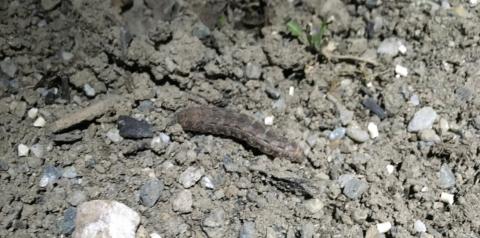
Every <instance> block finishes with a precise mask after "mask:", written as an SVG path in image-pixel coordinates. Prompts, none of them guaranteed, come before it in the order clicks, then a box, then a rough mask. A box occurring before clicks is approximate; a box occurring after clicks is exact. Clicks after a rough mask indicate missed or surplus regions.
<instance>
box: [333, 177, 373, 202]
mask: <svg viewBox="0 0 480 238" xmlns="http://www.w3.org/2000/svg"><path fill="white" fill-rule="evenodd" d="M338 181H339V183H340V186H341V187H343V194H345V196H347V197H348V198H350V199H357V198H359V197H360V196H362V194H363V193H364V192H365V191H367V189H368V183H367V182H365V181H363V180H360V179H358V178H356V177H355V176H354V175H352V174H345V175H341V176H340V177H339V178H338Z"/></svg>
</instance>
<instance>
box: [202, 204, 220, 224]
mask: <svg viewBox="0 0 480 238" xmlns="http://www.w3.org/2000/svg"><path fill="white" fill-rule="evenodd" d="M224 224H225V210H223V208H215V209H214V210H212V211H211V212H210V214H208V216H207V217H206V218H205V220H203V226H204V227H221V226H223V225H224Z"/></svg>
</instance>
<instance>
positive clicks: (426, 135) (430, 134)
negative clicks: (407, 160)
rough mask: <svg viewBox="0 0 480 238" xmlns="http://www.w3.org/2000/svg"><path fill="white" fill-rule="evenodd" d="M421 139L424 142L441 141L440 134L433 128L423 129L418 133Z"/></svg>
mask: <svg viewBox="0 0 480 238" xmlns="http://www.w3.org/2000/svg"><path fill="white" fill-rule="evenodd" d="M418 135H419V137H420V140H422V141H424V142H432V143H440V142H441V139H440V136H438V135H437V133H436V132H435V131H434V130H433V129H426V130H422V131H420V132H419V133H418Z"/></svg>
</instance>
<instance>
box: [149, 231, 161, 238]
mask: <svg viewBox="0 0 480 238" xmlns="http://www.w3.org/2000/svg"><path fill="white" fill-rule="evenodd" d="M150 238H162V236H161V235H159V234H158V233H156V232H153V233H150Z"/></svg>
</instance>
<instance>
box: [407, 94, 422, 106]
mask: <svg viewBox="0 0 480 238" xmlns="http://www.w3.org/2000/svg"><path fill="white" fill-rule="evenodd" d="M408 103H410V104H412V105H413V106H418V105H419V104H420V99H419V98H418V95H417V94H413V95H412V96H411V97H410V100H409V101H408Z"/></svg>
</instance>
